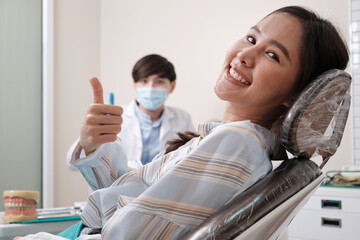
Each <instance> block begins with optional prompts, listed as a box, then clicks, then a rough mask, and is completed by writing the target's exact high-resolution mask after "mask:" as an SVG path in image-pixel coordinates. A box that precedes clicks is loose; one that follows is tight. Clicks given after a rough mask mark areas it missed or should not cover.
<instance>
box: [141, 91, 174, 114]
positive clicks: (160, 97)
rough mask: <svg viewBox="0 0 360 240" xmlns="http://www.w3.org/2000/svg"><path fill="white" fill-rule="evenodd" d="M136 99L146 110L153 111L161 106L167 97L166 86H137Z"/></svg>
mask: <svg viewBox="0 0 360 240" xmlns="http://www.w3.org/2000/svg"><path fill="white" fill-rule="evenodd" d="M136 91H137V95H138V98H137V101H138V102H139V103H140V104H141V106H143V107H144V108H146V109H147V110H150V111H154V110H156V109H158V108H159V107H161V106H162V105H163V104H164V102H165V101H166V99H167V96H168V90H167V89H166V88H137V89H136Z"/></svg>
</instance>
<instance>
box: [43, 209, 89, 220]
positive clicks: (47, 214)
mask: <svg viewBox="0 0 360 240" xmlns="http://www.w3.org/2000/svg"><path fill="white" fill-rule="evenodd" d="M37 212H38V220H41V219H48V218H66V217H79V216H80V215H81V212H82V209H81V208H80V207H63V208H44V209H37Z"/></svg>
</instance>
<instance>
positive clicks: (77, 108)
mask: <svg viewBox="0 0 360 240" xmlns="http://www.w3.org/2000/svg"><path fill="white" fill-rule="evenodd" d="M55 2H56V4H55V119H56V120H55V171H56V173H55V188H56V191H55V205H56V206H63V205H71V204H72V203H73V202H74V201H81V200H85V199H86V196H87V194H88V188H87V185H86V183H85V181H84V180H83V179H82V176H81V175H80V174H79V173H74V172H70V171H69V170H67V169H66V165H65V154H66V151H67V148H68V147H69V146H70V144H71V143H72V141H73V140H74V139H75V138H76V137H77V136H78V134H79V128H80V124H81V121H82V119H83V116H84V114H85V111H86V108H87V106H88V105H89V104H90V103H91V89H90V86H89V84H88V78H89V77H90V76H93V75H98V76H100V78H101V80H102V82H103V85H104V91H105V97H106V101H107V93H108V92H109V91H113V92H114V93H115V103H116V104H119V105H123V104H126V103H127V102H129V101H130V100H131V99H133V98H134V94H135V93H134V91H133V88H132V79H131V69H132V67H133V64H134V63H135V62H136V60H138V59H139V58H140V57H142V56H144V55H146V54H149V53H158V54H162V55H164V56H165V57H167V58H168V59H169V60H170V61H172V62H173V63H174V65H175V68H176V71H177V75H178V78H177V88H176V90H175V92H174V93H173V94H172V95H171V96H170V98H169V100H168V104H169V105H173V106H178V107H181V108H184V109H187V110H188V111H189V112H190V113H191V115H192V116H193V122H194V124H195V125H197V124H198V123H200V122H203V121H207V120H214V119H221V117H222V112H223V109H224V104H223V103H222V102H221V101H220V100H218V99H217V97H216V96H215V94H214V93H213V83H214V81H215V79H216V77H217V76H218V74H219V69H220V66H221V64H222V61H223V58H224V55H225V52H226V50H227V48H228V46H230V44H231V43H233V42H234V41H235V40H237V39H238V38H240V37H242V36H243V35H244V34H245V33H246V32H247V30H248V28H249V27H251V26H252V25H254V24H255V23H257V21H258V20H260V19H261V18H262V17H264V16H265V15H266V14H267V13H269V12H270V11H272V10H275V9H277V8H279V7H282V6H285V5H289V4H297V5H302V6H308V7H311V8H313V9H315V10H316V11H318V12H319V13H320V15H322V16H326V17H329V18H330V20H332V21H333V22H335V23H336V25H337V26H338V27H339V28H340V29H341V30H342V32H343V34H344V36H345V38H346V39H349V33H348V29H349V24H350V11H349V4H350V0H346V1H343V0H317V1H310V0H303V1H300V0H298V1H295V0H292V1H290V0H283V1H280V0H279V1H268V0H257V1H239V0H227V1H222V0H196V1H194V0H182V1H176V0H151V1H149V0H132V1H120V0H103V1H101V2H100V1H99V0H92V1H89V0H76V1H71V0H66V1H64V0H61V1H60V0H58V1H55ZM351 126H352V121H350V124H348V128H347V130H346V133H345V136H344V139H343V143H342V145H341V148H340V149H339V150H338V153H337V154H336V155H335V156H334V157H333V159H332V160H331V162H329V164H328V165H327V167H326V169H325V171H326V170H327V169H337V168H340V167H341V166H342V165H343V164H351V162H352V132H351ZM349 127H350V128H349Z"/></svg>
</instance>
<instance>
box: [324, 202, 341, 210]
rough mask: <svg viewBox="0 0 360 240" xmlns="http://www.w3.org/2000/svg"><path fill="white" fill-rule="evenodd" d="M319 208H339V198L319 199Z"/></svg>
mask: <svg viewBox="0 0 360 240" xmlns="http://www.w3.org/2000/svg"><path fill="white" fill-rule="evenodd" d="M321 208H332V209H341V201H340V200H321Z"/></svg>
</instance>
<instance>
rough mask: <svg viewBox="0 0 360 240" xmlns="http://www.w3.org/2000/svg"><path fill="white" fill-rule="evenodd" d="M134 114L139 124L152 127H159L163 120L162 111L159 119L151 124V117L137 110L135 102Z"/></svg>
mask: <svg viewBox="0 0 360 240" xmlns="http://www.w3.org/2000/svg"><path fill="white" fill-rule="evenodd" d="M134 105H135V107H134V109H135V114H136V116H137V117H138V118H139V121H140V123H143V124H146V125H151V126H152V127H158V126H160V125H161V123H162V120H163V119H164V114H163V113H164V111H163V112H162V113H161V115H160V118H159V119H158V120H156V121H155V123H154V124H153V123H152V121H151V117H150V116H149V115H147V114H146V113H144V112H143V111H141V109H140V108H139V106H138V104H137V102H135V104H134Z"/></svg>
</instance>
